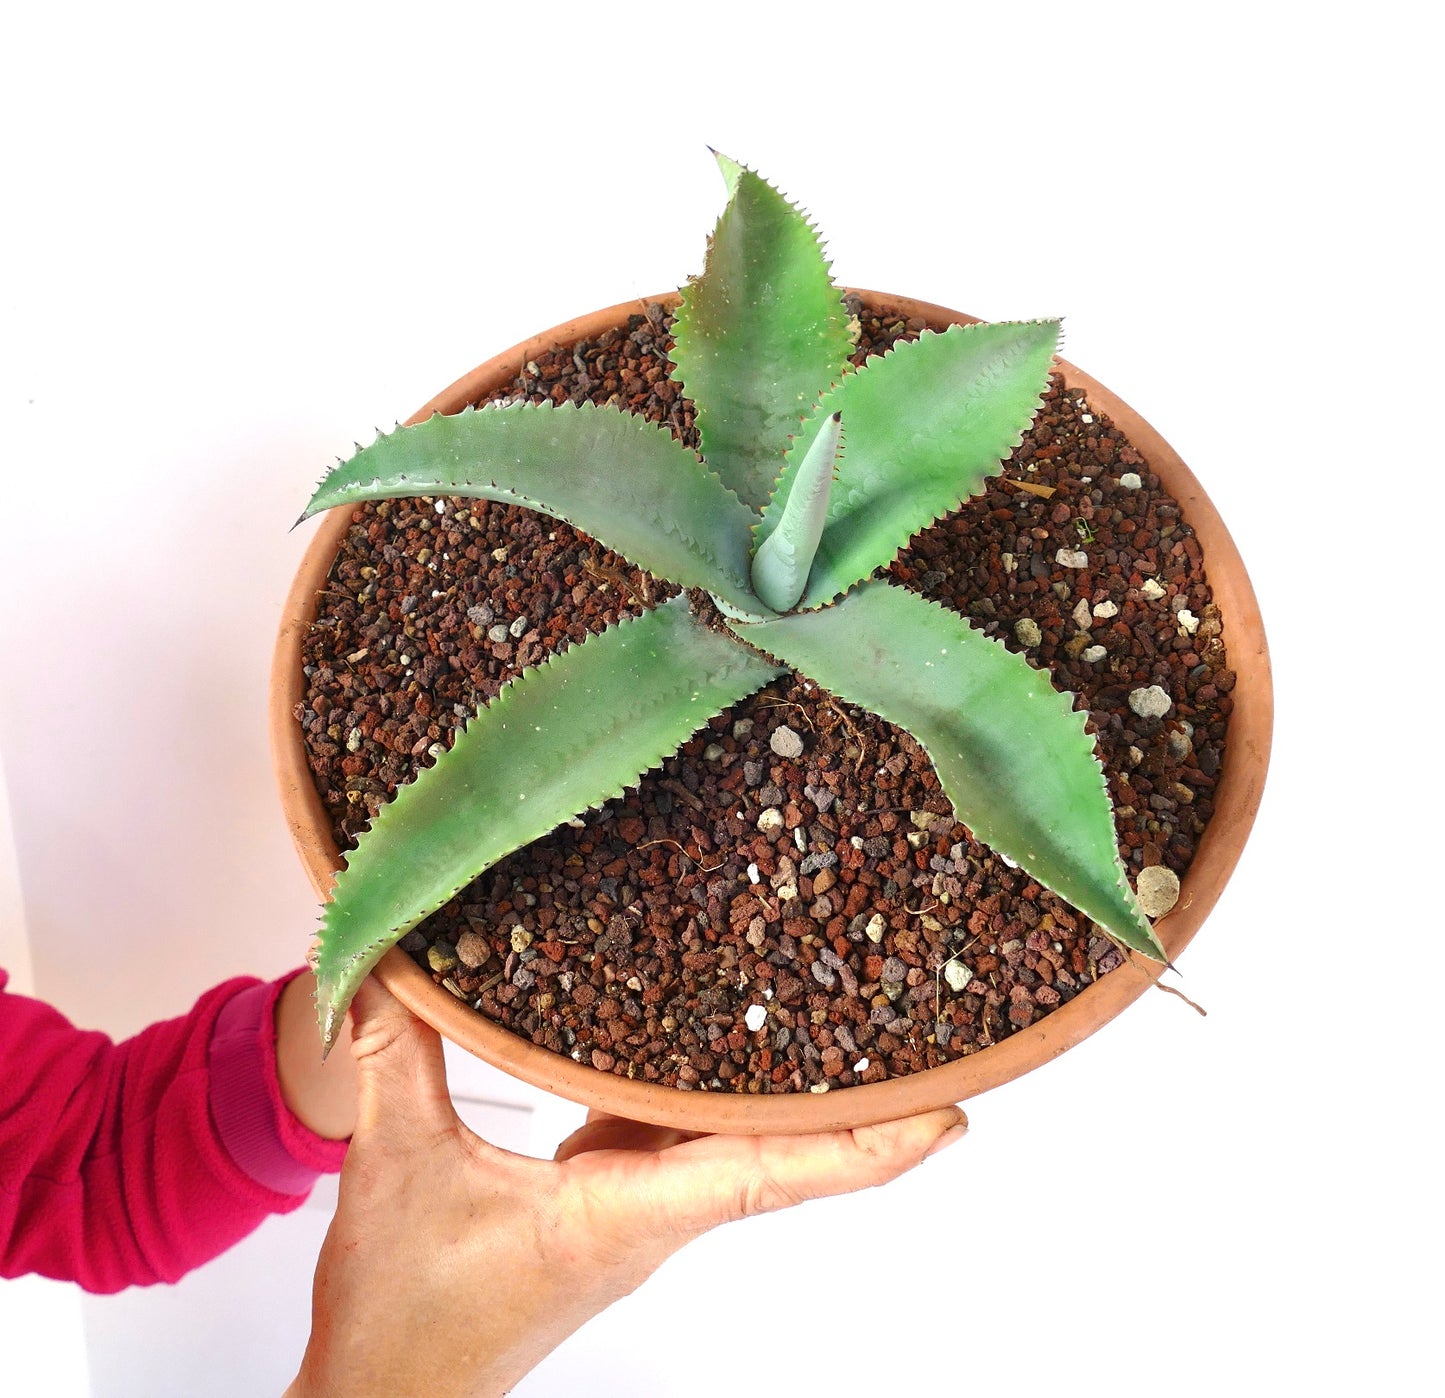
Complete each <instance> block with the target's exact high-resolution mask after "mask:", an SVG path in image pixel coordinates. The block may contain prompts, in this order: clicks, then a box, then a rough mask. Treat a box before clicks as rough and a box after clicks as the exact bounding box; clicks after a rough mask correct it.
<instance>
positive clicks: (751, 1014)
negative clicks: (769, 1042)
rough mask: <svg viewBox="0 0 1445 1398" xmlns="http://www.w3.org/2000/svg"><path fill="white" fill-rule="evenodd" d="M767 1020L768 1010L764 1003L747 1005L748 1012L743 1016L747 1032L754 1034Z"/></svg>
mask: <svg viewBox="0 0 1445 1398" xmlns="http://www.w3.org/2000/svg"><path fill="white" fill-rule="evenodd" d="M767 1022H768V1011H767V1007H766V1006H764V1005H749V1006H748V1012H747V1014H745V1015H744V1016H743V1023H744V1024H746V1025H747V1026H748V1032H749V1033H750V1034H755V1033H757V1031H758V1030H759V1029H761V1028H762V1027H763V1025H764V1024H766V1023H767Z"/></svg>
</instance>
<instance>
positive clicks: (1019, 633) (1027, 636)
mask: <svg viewBox="0 0 1445 1398" xmlns="http://www.w3.org/2000/svg"><path fill="white" fill-rule="evenodd" d="M1014 639H1015V640H1016V641H1017V642H1018V643H1019V645H1021V646H1024V647H1026V648H1027V647H1030V646H1036V645H1038V643H1039V642H1040V641H1042V640H1043V639H1044V633H1043V632H1042V631H1041V630H1040V629H1039V624H1038V622H1036V621H1035V620H1034V619H1033V618H1032V617H1029V616H1026V617H1023V618H1021V619H1020V620H1018V621H1016V622H1014Z"/></svg>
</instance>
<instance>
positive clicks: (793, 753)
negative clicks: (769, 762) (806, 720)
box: [768, 723, 803, 757]
mask: <svg viewBox="0 0 1445 1398" xmlns="http://www.w3.org/2000/svg"><path fill="white" fill-rule="evenodd" d="M768 746H769V747H770V748H772V750H773V751H774V752H775V753H777V754H778V756H779V757H801V756H802V755H803V740H802V739H801V738H800V737H799V736H798V735H797V734H796V733H795V732H794V731H793V730H792V729H791V728H789V727H788V725H787V724H786V723H780V724H779V725H778V726H777V727H776V728H775V729H773V732H772V736H771V737H769V739H768Z"/></svg>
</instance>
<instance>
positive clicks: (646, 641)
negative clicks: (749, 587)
mask: <svg viewBox="0 0 1445 1398" xmlns="http://www.w3.org/2000/svg"><path fill="white" fill-rule="evenodd" d="M780 673H781V671H779V670H778V669H777V668H776V667H775V666H773V665H772V664H770V663H769V662H768V661H766V660H765V659H763V658H762V657H761V656H759V655H757V654H756V653H755V652H753V651H751V650H749V649H748V648H747V647H746V646H743V645H740V644H739V643H738V642H737V641H736V640H735V639H733V638H732V637H731V636H728V635H726V634H724V633H721V632H716V631H711V630H708V629H707V628H705V627H704V626H702V625H701V624H700V623H699V622H698V621H697V620H696V619H695V618H694V616H693V615H692V612H691V611H690V610H689V608H688V605H687V599H686V598H685V597H675V598H673V599H672V601H670V602H667V603H665V604H664V605H663V606H661V607H658V608H656V609H655V610H653V611H650V612H647V613H645V614H644V615H642V616H641V617H638V618H635V619H633V620H628V621H623V622H620V623H618V625H616V626H614V627H610V628H609V629H608V630H606V631H604V632H602V633H600V634H599V635H596V636H593V637H591V638H590V639H588V640H586V641H584V642H583V643H582V644H580V645H576V646H573V647H571V648H570V649H568V650H567V651H564V652H562V653H561V654H559V655H557V656H555V657H553V658H552V659H551V660H549V661H547V662H546V663H545V664H543V665H540V666H538V667H537V668H536V669H534V670H528V671H526V672H524V673H523V674H521V675H519V676H518V677H517V678H516V679H515V680H513V681H512V682H511V683H510V684H508V685H507V686H506V687H505V688H503V689H502V691H501V692H500V693H499V694H498V695H497V697H496V698H495V699H494V700H493V701H492V702H491V703H490V704H488V705H487V706H486V707H485V708H484V709H482V710H481V711H480V712H479V713H478V714H477V716H476V717H475V718H474V719H473V720H472V721H471V723H470V724H468V726H467V728H466V730H465V731H464V732H462V733H460V734H459V735H458V736H457V739H456V742H455V744H454V745H453V747H452V749H451V751H450V752H448V753H446V754H444V755H443V756H442V757H440V758H439V759H438V760H437V762H436V764H435V765H434V766H432V767H430V768H427V769H425V770H423V771H422V772H420V773H419V774H418V775H417V778H416V780H415V781H413V782H411V783H410V784H409V785H407V786H404V787H402V788H400V789H399V790H398V791H397V793H396V797H395V799H394V800H392V801H391V802H390V803H389V804H388V805H386V806H383V807H382V809H381V810H380V811H379V812H378V814H377V816H376V819H375V821H373V823H372V825H371V828H370V829H369V830H367V831H366V832H365V834H363V835H362V837H361V839H360V841H359V842H358V845H357V848H356V849H355V850H354V851H353V852H352V853H351V854H350V855H349V856H348V858H347V862H346V867H345V868H344V869H343V870H342V871H341V872H340V873H339V874H338V875H337V878H336V885H335V887H334V889H333V891H332V898H331V902H330V903H329V904H328V905H327V907H326V912H325V918H324V921H323V923H322V928H321V933H320V937H319V940H318V944H317V963H316V977H317V984H318V991H317V1009H318V1014H319V1017H320V1023H321V1031H322V1039H323V1041H324V1043H325V1044H326V1045H327V1046H328V1047H329V1046H330V1044H331V1042H332V1040H333V1038H334V1037H335V1033H336V1027H337V1025H338V1023H339V1022H340V1018H341V1016H342V1015H343V1014H344V1013H345V1012H346V1007H347V1006H348V1005H349V1004H350V1003H351V997H352V996H353V995H354V994H355V993H356V987H357V986H358V985H360V984H361V982H362V980H363V979H364V978H365V976H366V974H367V972H368V971H370V969H371V968H372V966H374V965H375V964H376V962H377V961H379V960H380V959H381V957H382V955H383V954H384V953H385V952H386V951H387V950H388V948H390V947H391V946H392V945H393V944H394V943H395V942H396V941H397V939H398V938H400V937H401V936H403V935H404V934H405V933H406V932H407V931H408V930H410V929H411V928H412V927H414V926H416V924H417V923H419V922H420V921H421V920H422V919H423V918H424V917H426V916H427V915H428V914H429V913H432V912H434V911H435V910H436V909H437V908H439V907H441V906H442V904H444V903H446V902H447V901H448V900H449V899H451V898H452V897H453V896H454V895H455V894H456V893H457V892H458V891H459V890H460V889H462V888H464V887H465V886H466V885H467V884H468V883H470V882H471V880H472V879H474V878H475V877H476V876H477V875H478V874H480V873H482V872H483V871H484V870H485V869H487V868H489V867H490V866H491V865H492V864H495V863H496V862H497V860H499V859H501V858H503V857H504V856H506V855H508V854H510V853H511V852H512V851H513V850H516V849H520V848H521V847H522V846H523V845H526V844H529V843H530V842H531V841H532V840H535V839H537V838H539V837H540V836H542V835H545V834H546V833H547V832H548V831H550V830H553V829H555V828H556V827H557V826H558V825H559V824H561V822H562V821H564V820H567V819H568V818H569V817H571V816H573V815H576V814H577V813H578V812H579V811H583V810H585V809H587V808H588V807H589V806H595V805H598V804H600V803H601V802H603V801H605V800H607V799H608V798H609V797H611V796H615V795H616V794H617V793H618V792H619V791H621V790H622V789H623V788H624V787H626V786H630V785H632V784H633V783H635V782H636V781H637V779H638V778H639V777H640V776H641V775H642V774H643V773H644V772H646V771H648V770H649V769H650V768H652V767H655V766H657V765H658V764H659V763H660V762H662V760H663V759H664V758H666V757H668V756H670V755H671V754H672V753H673V752H674V751H676V749H677V748H678V747H679V746H680V745H681V744H682V743H683V742H684V741H685V740H686V739H687V738H688V737H689V736H690V735H691V734H692V733H693V732H695V731H696V730H697V729H698V728H700V727H701V726H702V725H703V724H704V723H706V722H707V721H708V719H710V718H711V717H712V716H713V715H714V714H716V713H718V712H720V711H721V710H722V709H724V708H726V707H727V706H728V705H729V704H733V703H736V702H737V701H738V700H739V699H741V698H743V697H744V696H745V695H748V694H751V693H752V692H753V691H754V690H755V689H758V688H760V687H761V686H762V685H764V684H766V683H767V682H768V681H769V680H772V679H774V678H776V677H777V676H778V675H779V674H780Z"/></svg>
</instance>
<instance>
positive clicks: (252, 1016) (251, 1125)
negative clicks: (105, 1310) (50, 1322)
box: [0, 971, 345, 1292]
mask: <svg viewBox="0 0 1445 1398" xmlns="http://www.w3.org/2000/svg"><path fill="white" fill-rule="evenodd" d="M286 979H289V977H288V978H286ZM6 980H7V977H6V975H5V972H4V971H0V1276H5V1277H14V1276H20V1275H22V1274H25V1273H29V1272H36V1273H39V1274H41V1275H42V1276H47V1277H57V1278H61V1279H65V1280H71V1281H76V1282H79V1283H80V1285H81V1286H82V1287H84V1288H85V1289H86V1290H87V1291H101V1292H108V1291H119V1290H120V1289H122V1288H123V1287H126V1286H136V1285H139V1286H145V1285H149V1284H151V1283H154V1282H162V1281H164V1282H173V1281H176V1280H177V1279H178V1278H180V1277H181V1276H183V1275H184V1274H185V1273H186V1272H188V1271H189V1270H190V1269H191V1268H193V1267H197V1266H199V1265H200V1264H201V1263H202V1262H205V1261H208V1260H209V1259H210V1258H212V1257H214V1256H216V1254H218V1253H220V1252H223V1251H224V1250H225V1249H226V1248H228V1247H230V1246H231V1245H232V1244H233V1243H235V1242H238V1241H239V1240H240V1239H241V1238H244V1237H245V1236H246V1235H247V1234H248V1233H250V1232H251V1231H252V1230H253V1229H254V1228H255V1227H256V1226H257V1224H259V1223H260V1222H261V1220H262V1219H264V1218H265V1217H266V1216H267V1215H268V1214H271V1213H285V1212H289V1211H290V1210H291V1209H294V1208H296V1207H297V1205H299V1204H300V1203H301V1202H302V1201H303V1200H304V1199H305V1198H306V1195H307V1194H308V1193H309V1192H310V1188H311V1185H312V1184H313V1183H314V1181H315V1179H316V1176H317V1174H318V1173H320V1172H321V1171H323V1170H335V1169H339V1168H340V1162H341V1157H342V1155H343V1154H344V1151H345V1146H344V1143H340V1142H335V1141H325V1140H323V1139H321V1138H320V1137H317V1136H314V1135H312V1134H311V1133H310V1132H309V1131H307V1130H306V1128H305V1127H304V1126H302V1125H301V1123H300V1122H299V1121H297V1120H296V1118H295V1117H294V1116H292V1115H291V1114H290V1112H288V1111H287V1110H286V1108H285V1105H284V1103H283V1102H282V1101H281V1096H280V1088H279V1085H278V1083H277V1080H276V1064H275V1043H274V1034H275V1031H274V1027H273V1025H274V1021H273V1018H272V1015H273V1011H274V1006H275V1001H276V997H277V995H278V994H279V993H280V989H281V986H282V985H284V984H285V980H284V979H283V980H282V981H278V982H275V983H273V984H270V985H267V984H265V983H263V982H259V981H255V980H248V979H239V980H232V981H227V982H226V983H225V984H224V985H221V986H217V987H216V989H214V990H211V991H208V992H207V993H206V994H205V995H203V996H202V997H201V999H200V1000H199V1001H198V1002H197V1003H196V1005H195V1007H194V1008H193V1009H192V1010H191V1012H190V1013H189V1014H187V1015H183V1016H181V1017H180V1018H179V1019H172V1020H167V1021H165V1022H163V1023H160V1024H153V1025H151V1027H150V1028H149V1029H146V1030H144V1031H142V1032H141V1033H139V1034H137V1035H136V1036H135V1037H134V1038H133V1039H127V1040H126V1041H125V1042H123V1043H119V1044H115V1043H112V1042H111V1041H110V1039H108V1038H107V1037H106V1036H105V1035H104V1034H101V1033H98V1032H95V1031H88V1030H81V1029H77V1028H75V1026H74V1025H72V1024H71V1023H70V1022H69V1021H68V1020H66V1019H65V1018H64V1017H63V1016H62V1015H60V1014H59V1013H58V1012H57V1011H55V1010H54V1009H52V1008H51V1007H50V1006H49V1005H45V1004H42V1003H41V1002H39V1001H37V1000H30V999H27V998H25V997H24V996H20V995H11V994H9V993H7V992H6V991H5V983H6Z"/></svg>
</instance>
